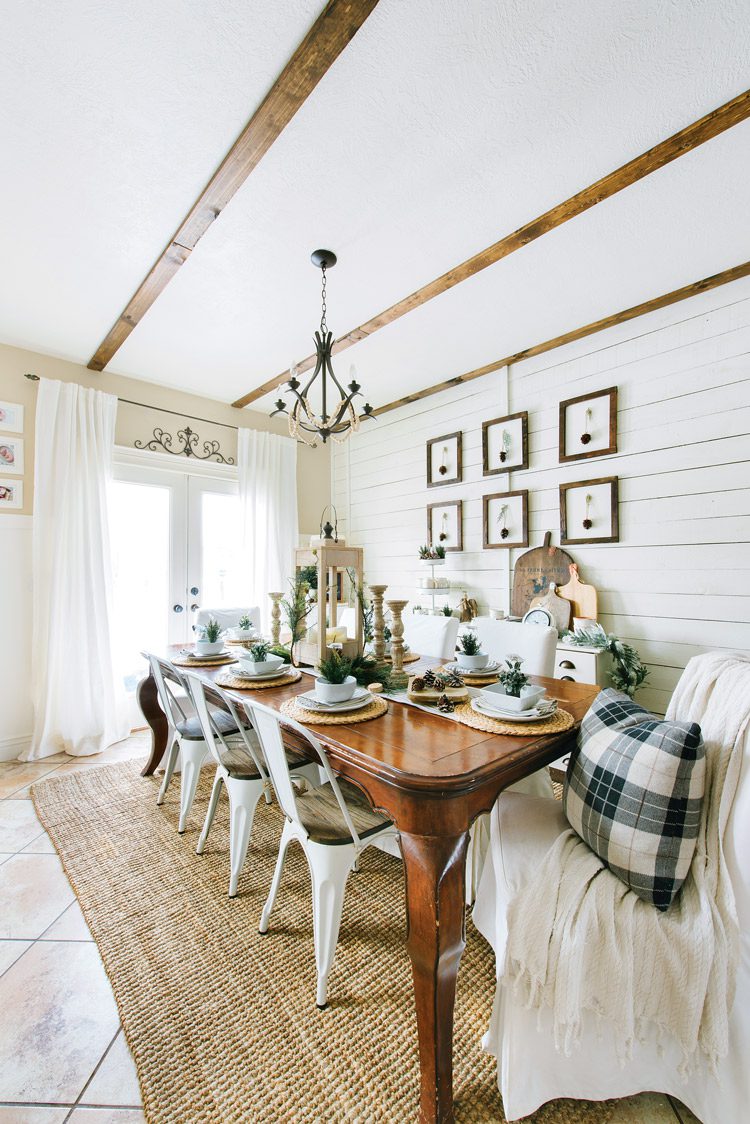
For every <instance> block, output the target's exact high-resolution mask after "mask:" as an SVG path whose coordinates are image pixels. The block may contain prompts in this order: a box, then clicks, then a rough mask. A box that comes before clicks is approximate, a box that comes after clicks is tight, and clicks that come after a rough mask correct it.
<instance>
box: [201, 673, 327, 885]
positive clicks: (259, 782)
mask: <svg viewBox="0 0 750 1124" xmlns="http://www.w3.org/2000/svg"><path fill="white" fill-rule="evenodd" d="M185 679H186V682H187V686H188V690H189V692H190V698H191V699H192V701H193V705H194V707H195V711H196V714H197V716H198V720H199V722H200V725H201V730H202V731H203V738H204V740H205V743H206V745H207V747H208V751H209V753H210V754H211V756H212V757H213V759H214V761H215V762H216V776H215V777H214V785H213V788H212V790H211V798H210V800H209V802H208V811H207V812H206V819H205V822H204V824H203V830H202V831H201V834H200V838H199V840H198V845H197V846H196V848H195V853H196V854H197V855H202V854H203V851H204V849H205V846H206V840H207V839H208V833H209V831H210V830H211V825H212V824H213V821H214V816H215V815H216V809H217V807H218V804H219V797H220V795H221V787H222V785H224V787H225V788H226V790H227V795H228V796H229V897H230V898H234V897H236V896H237V886H238V884H239V878H240V874H241V872H242V867H243V866H244V864H245V858H246V857H247V848H248V845H249V843H250V835H251V833H252V829H253V819H254V818H255V809H256V807H257V804H258V801H259V800H260V798H261V796H263V795H264V794H265V796H266V800H267V802H270V790H271V781H270V779H269V777H268V772H267V770H266V768H265V763H264V760H263V754H262V751H261V748H260V744H259V742H258V738H257V735H256V733H255V731H254V730H253V728H252V726H249V725H248V720H247V718H246V717H245V715H244V714H240V713H239V709H238V707H237V706H236V705H235V703H234V701H233V699H232V698H231V696H230V695H228V694H227V693H226V692H225V691H222V690H220V689H219V688H218V687H212V686H210V685H209V684H208V683H205V682H204V681H203V680H202V679H201V678H200V676H198V675H196V674H195V673H194V672H188V673H187V674H186V676H185ZM211 703H213V704H214V707H213V709H212V710H209V704H211ZM223 713H227V714H228V716H229V717H230V719H231V720H232V724H233V725H235V726H236V727H237V730H238V732H239V738H236V737H235V738H234V739H233V740H232V742H231V743H230V742H229V741H227V738H226V737H225V735H224V734H223V733H222V731H221V728H220V726H221V723H220V721H219V719H220V717H221V715H222V714H223ZM286 760H287V763H288V766H289V769H290V771H291V776H292V777H293V778H294V779H296V780H299V779H302V778H304V779H305V780H306V781H308V782H309V783H310V784H311V785H312V786H313V787H315V786H317V785H318V784H319V783H320V775H319V772H318V767H317V765H316V764H315V763H312V762H310V761H308V760H307V758H305V757H304V756H303V755H302V754H299V753H294V752H293V751H292V750H286Z"/></svg>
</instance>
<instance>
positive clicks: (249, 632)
mask: <svg viewBox="0 0 750 1124" xmlns="http://www.w3.org/2000/svg"><path fill="white" fill-rule="evenodd" d="M235 635H236V637H237V639H238V640H252V638H253V636H255V629H254V628H253V622H252V621H251V619H250V614H249V613H243V614H242V616H241V617H240V619H239V620H238V621H237V628H236V629H235Z"/></svg>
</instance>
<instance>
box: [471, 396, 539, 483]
mask: <svg viewBox="0 0 750 1124" xmlns="http://www.w3.org/2000/svg"><path fill="white" fill-rule="evenodd" d="M528 467H529V414H528V411H527V410H523V411H522V412H521V413H520V414H508V415H507V416H506V417H504V418H493V420H492V421H486V422H482V475H483V476H495V475H496V474H497V473H498V472H512V471H513V469H515V468H519V469H520V468H528Z"/></svg>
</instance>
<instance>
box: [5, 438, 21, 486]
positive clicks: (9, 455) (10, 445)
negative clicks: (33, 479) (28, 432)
mask: <svg viewBox="0 0 750 1124" xmlns="http://www.w3.org/2000/svg"><path fill="white" fill-rule="evenodd" d="M0 472H12V473H13V474H14V475H15V476H23V437H15V436H11V435H10V434H7V433H0Z"/></svg>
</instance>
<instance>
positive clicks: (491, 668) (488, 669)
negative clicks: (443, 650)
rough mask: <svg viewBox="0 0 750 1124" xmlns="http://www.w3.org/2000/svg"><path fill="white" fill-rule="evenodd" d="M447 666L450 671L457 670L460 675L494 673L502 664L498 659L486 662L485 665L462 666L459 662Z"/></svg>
mask: <svg viewBox="0 0 750 1124" xmlns="http://www.w3.org/2000/svg"><path fill="white" fill-rule="evenodd" d="M445 667H446V669H447V670H448V671H457V672H458V673H459V675H468V676H472V675H492V674H493V673H494V672H496V671H497V670H498V669H499V667H500V664H499V663H498V662H497V660H490V662H489V663H486V664H485V665H484V667H473V668H468V667H461V665H460V664H458V663H447V664H446V665H445Z"/></svg>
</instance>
